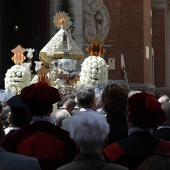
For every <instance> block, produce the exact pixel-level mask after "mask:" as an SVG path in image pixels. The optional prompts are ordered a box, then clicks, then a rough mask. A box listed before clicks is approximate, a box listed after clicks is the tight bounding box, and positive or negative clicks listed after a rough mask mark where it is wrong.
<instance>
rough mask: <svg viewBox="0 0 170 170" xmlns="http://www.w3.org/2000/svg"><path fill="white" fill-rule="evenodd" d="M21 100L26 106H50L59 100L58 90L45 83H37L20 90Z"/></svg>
mask: <svg viewBox="0 0 170 170" xmlns="http://www.w3.org/2000/svg"><path fill="white" fill-rule="evenodd" d="M21 99H22V101H23V102H24V103H25V104H26V105H27V106H33V105H38V106H40V105H42V106H43V105H44V104H45V105H50V104H54V103H56V102H58V101H59V100H60V94H59V92H58V90H57V89H56V88H54V87H51V86H49V85H48V83H46V82H38V83H36V84H32V85H30V86H27V87H25V88H23V89H22V91H21Z"/></svg>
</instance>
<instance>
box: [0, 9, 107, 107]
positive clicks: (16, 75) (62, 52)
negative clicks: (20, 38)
mask: <svg viewBox="0 0 170 170" xmlns="http://www.w3.org/2000/svg"><path fill="white" fill-rule="evenodd" d="M54 24H55V26H56V27H57V28H59V31H58V32H57V33H56V34H55V35H54V37H53V38H52V39H51V40H50V41H49V42H48V43H47V44H46V45H45V47H44V48H43V49H42V50H41V51H40V52H39V61H35V72H36V74H33V73H32V70H31V69H30V68H31V65H32V58H33V52H34V49H31V48H27V49H25V48H23V47H21V46H20V45H18V46H17V47H16V48H15V49H12V50H11V52H12V53H13V54H14V55H13V56H12V60H13V61H14V64H15V65H14V66H12V67H11V68H10V69H8V70H7V72H6V75H5V80H4V81H5V90H1V92H0V98H1V100H2V102H4V101H5V100H8V99H9V98H10V97H11V96H13V95H15V94H20V92H21V90H22V89H23V88H24V87H26V86H29V85H30V84H32V83H36V82H39V81H45V82H47V83H48V84H49V85H50V86H53V87H55V88H57V89H58V90H59V92H60V95H61V97H62V99H61V101H60V102H59V103H58V105H59V106H61V105H62V104H63V102H64V101H66V100H67V99H68V98H70V97H71V98H74V97H75V94H76V87H77V86H78V85H80V84H88V85H89V84H90V85H92V86H94V88H96V89H97V90H99V91H100V90H101V89H102V88H103V87H104V86H105V85H106V84H107V81H108V66H107V64H106V62H105V60H104V59H103V58H102V57H101V55H102V54H103V53H104V52H105V50H104V48H103V47H102V45H103V43H104V40H100V39H99V38H98V37H95V38H94V39H92V40H91V39H90V40H89V43H90V46H89V47H87V51H88V53H89V56H88V57H87V58H85V59H84V53H83V52H82V50H81V49H80V48H79V47H78V46H77V44H76V43H75V41H74V40H73V39H72V37H71V35H70V33H69V32H68V28H69V26H70V24H71V23H70V18H69V17H68V15H67V14H66V13H65V12H59V13H56V15H55V16H54ZM25 52H27V55H26V57H27V59H28V62H24V61H25V59H26V57H25V56H24V53H25ZM80 60H83V62H82V64H81V71H80V72H78V71H76V64H77V62H78V61H80Z"/></svg>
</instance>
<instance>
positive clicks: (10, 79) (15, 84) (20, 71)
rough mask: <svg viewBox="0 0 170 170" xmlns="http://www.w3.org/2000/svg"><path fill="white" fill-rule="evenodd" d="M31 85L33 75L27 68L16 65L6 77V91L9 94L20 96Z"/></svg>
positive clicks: (9, 70)
mask: <svg viewBox="0 0 170 170" xmlns="http://www.w3.org/2000/svg"><path fill="white" fill-rule="evenodd" d="M30 84H31V73H30V72H29V71H27V70H26V68H25V67H23V66H20V65H14V66H12V67H11V68H10V69H8V70H7V72H6V75H5V90H6V92H8V93H12V94H19V93H20V92H21V90H22V89H23V88H24V87H26V86H29V85H30Z"/></svg>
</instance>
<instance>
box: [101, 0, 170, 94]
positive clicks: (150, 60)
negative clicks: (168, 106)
mask: <svg viewBox="0 0 170 170" xmlns="http://www.w3.org/2000/svg"><path fill="white" fill-rule="evenodd" d="M104 4H105V5H106V6H107V9H108V11H109V14H110V21H111V24H110V31H109V34H108V37H107V39H106V43H107V44H110V45H111V48H110V49H108V50H107V52H106V54H105V57H106V61H107V58H108V57H111V56H112V57H114V58H115V70H111V71H109V78H110V79H118V80H119V79H121V71H120V68H121V57H120V56H121V54H124V58H125V64H126V71H127V74H128V81H129V85H130V88H132V89H138V90H140V89H141V90H149V91H150V90H151V91H152V90H155V91H156V92H157V93H169V88H170V86H169V70H168V68H169V64H170V63H169V58H170V55H169V54H170V53H169V50H168V45H170V44H169V37H168V35H169V28H170V27H169V24H168V21H169V22H170V20H169V1H166V0H152V1H150V0H139V1H136V0H112V1H110V0H104Z"/></svg>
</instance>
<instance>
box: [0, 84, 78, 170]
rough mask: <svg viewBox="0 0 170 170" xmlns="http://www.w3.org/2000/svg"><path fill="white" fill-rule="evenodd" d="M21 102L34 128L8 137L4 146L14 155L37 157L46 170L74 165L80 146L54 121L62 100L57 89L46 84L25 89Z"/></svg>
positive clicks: (43, 169) (31, 126)
mask: <svg viewBox="0 0 170 170" xmlns="http://www.w3.org/2000/svg"><path fill="white" fill-rule="evenodd" d="M21 99H22V101H23V102H24V103H25V104H26V105H27V108H28V112H29V113H30V114H31V116H32V118H33V119H32V124H30V125H29V126H27V127H24V128H22V129H21V130H19V131H18V132H17V133H15V134H13V135H11V136H9V137H7V138H6V139H5V140H4V141H3V143H2V146H3V147H4V148H5V149H6V150H7V151H10V152H15V153H20V154H23V155H26V156H31V157H35V158H37V159H38V160H39V162H40V165H41V168H42V170H54V169H56V168H58V167H60V166H61V165H64V164H66V163H69V162H71V161H72V160H73V159H74V157H75V155H76V145H75V143H74V142H73V141H72V140H71V139H70V137H69V134H68V132H66V131H64V130H62V129H60V128H58V127H56V126H55V125H54V121H53V119H52V118H51V117H50V115H51V113H52V111H53V105H52V104H54V103H56V102H58V101H59V100H60V95H59V92H58V90H57V89H56V88H53V87H50V86H49V85H48V84H47V83H45V82H39V83H36V84H32V85H30V86H28V87H25V88H24V89H23V90H22V91H21Z"/></svg>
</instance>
